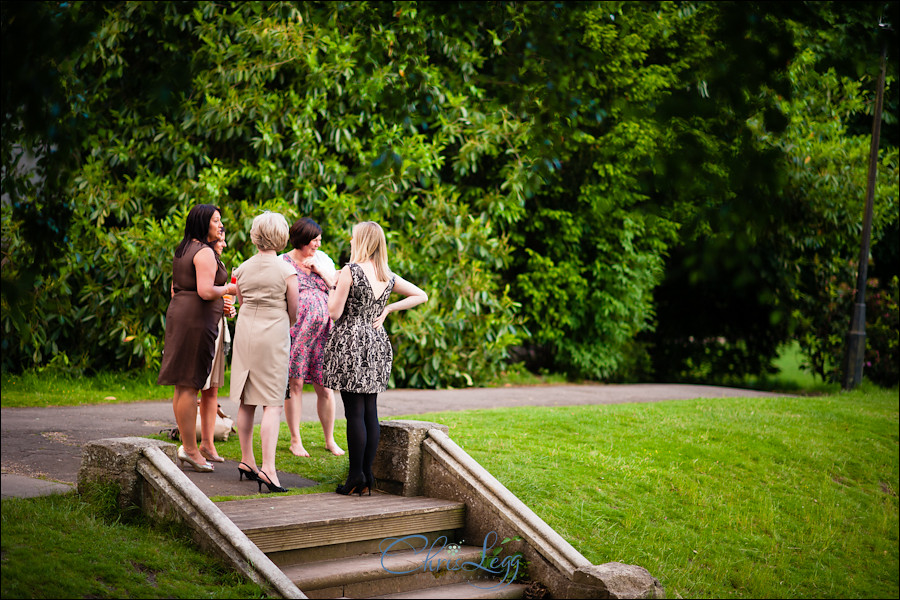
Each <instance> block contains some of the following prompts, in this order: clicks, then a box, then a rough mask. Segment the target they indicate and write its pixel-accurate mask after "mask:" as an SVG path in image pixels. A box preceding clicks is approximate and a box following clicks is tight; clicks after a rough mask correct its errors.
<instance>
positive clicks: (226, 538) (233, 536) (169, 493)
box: [78, 437, 306, 598]
mask: <svg viewBox="0 0 900 600" xmlns="http://www.w3.org/2000/svg"><path fill="white" fill-rule="evenodd" d="M175 452H176V447H175V446H174V445H172V444H169V443H168V442H162V441H159V440H151V439H147V438H139V437H128V438H111V439H105V440H97V441H93V442H90V443H88V444H87V445H85V447H84V450H83V452H82V459H81V469H80V470H79V471H78V489H79V491H84V490H85V488H86V487H87V486H90V485H94V484H97V483H102V484H115V485H118V486H119V498H118V504H119V508H120V509H121V510H123V511H128V510H134V509H135V508H139V509H140V510H143V511H144V513H145V514H146V515H147V516H148V517H149V518H150V519H151V520H154V521H157V522H171V521H176V522H181V523H184V524H186V525H187V526H188V527H189V528H190V530H191V532H192V536H193V538H194V540H195V541H196V542H197V543H198V544H199V545H200V546H201V547H202V548H203V549H204V550H206V551H208V552H211V553H212V554H215V555H217V556H219V557H220V558H222V559H223V560H224V561H225V562H227V563H228V564H230V565H231V566H232V567H234V568H235V569H237V570H238V571H240V572H241V573H243V574H244V575H245V576H247V577H248V578H249V579H251V580H252V581H254V582H255V583H256V584H257V585H259V586H260V587H261V588H263V590H265V592H266V594H267V595H269V596H275V597H281V598H306V596H305V595H304V594H303V592H301V591H300V590H299V589H298V588H297V586H295V585H294V583H293V582H292V581H291V580H290V579H288V577H287V576H286V575H285V574H284V573H283V572H282V571H281V569H279V568H278V567H277V566H275V564H274V563H273V562H272V561H271V560H270V559H269V557H268V556H266V555H265V554H264V553H263V552H262V550H260V549H259V548H258V547H257V546H256V544H254V543H253V542H251V541H250V539H249V538H248V537H247V536H246V535H245V534H244V532H243V531H241V530H240V529H238V527H237V526H236V525H235V524H234V523H232V522H231V520H230V519H229V518H228V517H226V516H225V514H224V513H223V512H222V511H221V510H219V507H218V506H216V505H215V503H214V502H213V501H212V500H210V499H209V498H207V497H206V495H205V494H204V493H203V492H201V491H200V490H199V489H197V486H196V485H194V483H193V482H192V481H191V480H190V479H188V477H187V475H185V474H184V473H183V472H182V471H181V469H179V468H178V467H176V466H175Z"/></svg>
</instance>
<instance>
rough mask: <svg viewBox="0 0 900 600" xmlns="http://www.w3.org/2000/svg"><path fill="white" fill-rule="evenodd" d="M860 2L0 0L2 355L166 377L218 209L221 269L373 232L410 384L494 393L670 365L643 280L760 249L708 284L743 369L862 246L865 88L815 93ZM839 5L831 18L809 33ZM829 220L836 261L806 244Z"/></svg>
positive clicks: (861, 11) (858, 17)
mask: <svg viewBox="0 0 900 600" xmlns="http://www.w3.org/2000/svg"><path fill="white" fill-rule="evenodd" d="M854 6H856V8H854V9H852V11H851V10H850V9H849V8H847V9H842V10H843V11H844V13H840V12H839V11H837V10H832V9H831V8H829V7H828V6H827V5H823V4H819V5H814V6H812V7H803V8H798V7H795V6H792V5H790V4H789V3H786V4H778V5H774V4H757V3H744V2H740V3H730V2H725V3H707V2H700V3H630V2H587V3H561V2H425V3H417V2H298V3H294V2H271V3H270V2H265V3H257V2H216V3H213V2H197V3H179V2H138V3H82V2H75V3H55V2H38V3H4V4H3V7H2V8H3V55H4V80H3V99H4V120H3V143H2V148H3V167H4V171H3V193H4V194H5V195H7V196H8V197H9V201H8V202H7V201H4V203H3V206H2V209H3V213H2V219H3V257H4V258H3V261H4V264H3V315H2V327H3V341H2V344H3V368H4V369H12V370H19V369H22V368H28V367H31V366H41V365H47V364H55V365H56V366H59V367H62V368H68V369H72V370H76V371H79V370H82V369H90V370H94V369H99V368H128V367H139V368H155V367H156V366H157V365H158V362H159V356H160V351H161V343H162V336H163V330H164V323H163V319H164V314H165V309H166V305H167V301H168V289H169V278H170V270H171V267H170V261H171V255H172V251H173V248H174V246H175V245H176V243H177V241H178V240H179V239H180V236H181V228H182V226H183V222H184V215H185V214H186V212H187V211H188V210H189V208H190V207H191V206H192V205H193V204H195V203H198V202H212V203H215V204H217V205H219V206H221V207H222V210H223V213H224V214H223V216H224V220H225V222H226V227H227V229H228V237H229V244H230V248H229V250H228V251H227V254H226V260H227V261H228V262H229V264H230V265H236V264H238V263H239V262H240V261H241V260H243V259H246V258H248V257H249V255H250V253H251V252H252V246H251V245H250V244H249V240H248V232H249V224H250V222H251V221H252V219H253V217H254V216H255V215H256V214H258V213H259V211H261V210H264V209H269V210H276V211H279V212H282V213H284V214H285V216H286V217H287V218H288V219H289V220H291V221H292V220H293V219H295V218H297V217H300V216H311V217H313V218H314V219H316V220H317V221H318V222H319V223H320V224H321V225H322V226H323V228H324V235H323V241H324V244H323V249H324V250H326V251H327V252H328V253H329V254H331V255H332V256H333V257H334V258H335V259H341V258H346V256H347V254H348V242H347V233H348V231H349V229H350V227H351V226H352V225H353V223H355V222H356V221H359V220H368V219H371V220H376V221H378V222H380V223H381V224H382V225H383V226H384V227H385V229H386V231H387V232H388V242H389V245H390V252H391V265H392V267H393V268H394V269H395V270H396V271H397V272H398V273H400V274H402V275H403V276H404V277H407V278H408V279H410V280H411V281H413V282H415V283H417V284H419V285H420V286H421V287H423V288H424V289H425V290H426V291H427V292H428V294H429V296H430V298H431V301H430V302H429V303H428V304H427V305H426V306H425V307H422V308H420V309H417V310H415V311H410V312H409V313H405V314H402V315H397V316H392V317H391V319H390V321H389V324H388V326H389V328H390V330H391V333H392V337H393V339H394V341H395V344H396V347H397V359H396V363H395V369H394V384H395V385H398V386H422V387H439V386H464V385H473V384H478V383H484V382H485V381H487V380H489V379H491V378H492V377H494V376H496V375H497V373H498V372H499V371H500V370H502V369H503V368H504V367H505V366H506V365H507V364H508V363H509V362H510V361H518V360H525V361H526V362H527V363H528V365H529V366H531V367H534V368H549V369H553V370H556V371H561V372H566V373H568V374H569V375H571V376H573V377H589V378H595V379H603V378H614V377H619V378H621V377H625V376H628V377H635V378H640V377H643V378H654V377H655V376H657V375H658V374H662V375H663V376H666V377H668V376H669V375H668V373H669V372H677V371H678V368H680V367H677V365H676V366H674V367H672V368H671V369H669V367H667V366H665V365H662V364H661V363H660V362H659V361H658V360H657V361H656V364H655V365H654V363H653V361H650V360H649V358H648V357H650V356H656V357H657V358H658V357H659V356H660V355H661V350H660V349H664V347H665V346H666V343H667V341H668V340H670V339H671V340H675V341H678V343H681V342H680V341H679V340H682V339H685V340H686V339H688V338H689V337H692V336H688V335H683V333H684V332H683V331H677V332H673V333H672V335H669V336H667V337H666V338H665V339H661V338H660V337H658V336H657V337H654V335H655V334H654V331H660V332H664V331H668V329H667V327H666V326H667V325H669V324H671V322H672V321H675V322H676V323H686V321H685V320H684V319H683V318H682V317H681V316H678V315H676V316H673V317H672V320H670V321H669V322H663V323H660V322H659V319H658V317H657V307H658V306H660V303H661V302H663V304H664V305H666V306H668V305H670V304H671V302H670V301H671V298H668V297H661V296H660V295H659V290H660V289H663V290H668V292H667V293H675V294H676V295H677V294H678V293H679V292H678V290H679V289H680V288H681V287H682V286H677V285H669V286H668V287H665V286H664V287H663V288H660V287H659V285H660V283H661V282H664V281H669V280H670V279H671V275H672V274H673V273H678V272H681V273H683V274H685V277H687V279H688V280H689V281H693V282H697V281H700V280H702V279H703V276H702V274H701V275H698V273H700V271H702V269H701V268H700V267H698V266H697V265H701V266H703V265H706V263H707V262H708V260H707V259H706V258H704V256H708V255H710V254H712V255H718V256H725V255H729V256H733V262H734V263H736V264H740V263H746V264H755V263H758V264H765V265H767V267H766V268H765V269H762V270H761V271H760V273H761V274H759V275H758V276H757V279H755V280H753V281H755V282H761V285H756V284H752V285H749V287H748V284H747V282H746V281H744V282H743V283H741V282H735V281H732V282H726V283H725V285H726V286H728V287H729V289H730V290H732V291H733V290H738V291H739V292H738V293H740V294H743V295H744V296H745V297H747V298H748V301H749V302H750V304H752V306H753V311H754V314H757V313H758V315H759V317H758V320H756V321H753V322H751V323H750V324H749V325H746V324H745V325H740V324H739V325H737V326H733V325H729V328H728V329H727V331H728V333H727V335H728V336H729V339H730V341H731V342H733V345H734V346H735V347H736V348H741V349H742V350H741V352H744V354H746V355H749V356H751V357H752V358H753V359H754V360H750V361H746V362H745V361H743V360H734V357H735V356H738V355H736V354H733V353H728V352H726V353H725V354H723V355H722V360H723V364H725V363H731V364H732V365H738V369H737V370H738V371H742V372H749V371H753V370H757V371H758V370H759V369H762V368H764V367H765V365H766V364H767V362H768V360H769V359H770V358H771V355H772V352H773V351H774V350H773V348H774V346H775V345H777V343H778V342H780V341H783V340H785V339H787V338H788V337H789V336H795V335H797V332H798V331H800V330H802V329H803V327H806V330H809V325H808V320H809V319H814V316H813V315H814V308H815V306H816V305H818V304H820V302H819V300H821V299H822V296H821V295H815V294H813V295H810V290H812V289H813V288H812V287H811V286H809V285H806V284H805V283H804V282H805V279H804V277H805V276H806V273H805V272H804V273H803V274H797V273H796V272H795V271H793V269H794V266H793V264H794V261H795V260H796V259H797V258H798V256H799V257H803V260H804V262H803V263H802V264H803V268H804V269H806V268H811V269H812V270H813V271H814V272H815V274H816V276H821V277H827V276H832V275H833V274H834V273H835V272H836V271H837V270H839V269H838V267H837V266H835V265H841V264H846V263H847V261H848V258H847V255H846V251H847V249H848V248H851V247H852V246H853V244H855V243H857V240H856V237H858V236H856V235H854V234H855V233H856V227H857V225H855V224H854V223H856V222H857V221H856V220H857V219H858V215H855V214H854V211H853V210H852V206H853V204H854V203H856V202H858V201H859V199H858V198H852V199H848V197H847V194H846V193H845V192H846V189H847V187H848V186H850V185H851V184H852V182H855V181H857V180H858V178H859V177H860V174H861V173H864V170H865V165H864V164H863V165H860V164H857V163H852V164H851V163H848V162H842V161H855V160H856V157H857V155H858V153H859V149H860V148H863V147H864V146H865V136H864V134H863V133H860V132H858V131H857V130H853V131H850V130H848V127H849V126H850V125H853V124H854V123H857V122H858V120H859V118H860V116H862V115H865V111H866V107H868V106H870V101H871V92H870V91H869V89H870V88H871V85H869V84H870V83H871V75H870V73H869V72H868V71H866V70H862V71H859V72H856V73H854V74H853V75H852V76H849V77H845V78H844V79H841V78H840V76H838V75H834V76H833V79H834V80H835V82H836V83H833V85H832V87H833V88H834V89H838V88H840V89H841V90H850V91H849V92H848V94H845V95H843V96H840V98H839V100H840V102H838V106H837V107H836V108H835V107H834V106H832V104H830V103H832V99H831V98H832V97H831V96H830V95H828V96H827V97H826V95H825V94H824V93H823V92H822V90H823V89H824V84H823V79H822V78H823V77H826V76H827V73H829V71H828V70H827V68H828V63H829V61H831V58H832V57H834V56H837V55H838V54H840V53H850V54H852V56H855V57H858V56H862V55H864V53H865V52H867V51H868V50H869V46H871V44H876V45H877V40H875V39H874V38H871V36H869V37H866V36H859V35H857V33H858V31H857V30H856V29H854V28H853V27H852V26H851V25H854V24H859V23H863V22H866V20H867V19H870V18H871V15H872V14H873V11H875V9H876V8H877V7H876V6H875V3H860V5H854ZM836 14H840V16H841V19H843V20H844V21H846V22H847V23H850V25H848V26H847V27H846V28H845V29H846V30H842V29H840V28H837V30H838V31H839V33H834V32H833V31H832V30H835V28H834V27H832V26H831V25H830V24H827V23H826V24H824V25H823V24H822V23H819V21H821V20H822V19H824V20H825V21H827V20H828V19H833V18H834V17H835V15H836ZM810 15H812V16H810ZM842 22H843V21H842ZM819 28H821V31H822V32H831V33H827V35H826V36H825V38H822V36H820V35H819V34H820V33H821V32H820V29H819ZM841 32H842V33H841ZM823 35H824V34H823ZM817 36H819V37H817ZM828 36H830V37H828ZM813 38H815V39H816V44H815V45H814V47H815V49H816V50H815V51H813V53H812V55H811V56H807V57H806V58H805V59H804V60H799V61H798V60H795V59H796V58H797V57H798V56H800V55H799V54H798V49H799V48H802V47H804V46H805V45H809V44H807V42H808V41H809V40H810V39H813ZM870 38H871V39H870ZM823 40H824V41H823ZM847 40H853V41H854V44H856V45H857V46H859V48H857V47H856V46H854V45H853V44H849V46H852V47H851V48H850V49H849V50H848V48H847V47H845V46H846V45H847V44H845V42H847ZM873 40H874V41H873ZM870 42H871V43H870ZM866 44H869V46H866ZM23 49H24V50H23ZM26 51H27V53H26V54H23V52H26ZM832 68H833V67H832ZM846 70H847V69H846V68H844V69H843V71H842V73H843V72H844V71H846ZM7 73H9V75H7ZM736 73H740V77H736V76H735V74H736ZM823 73H824V75H823ZM891 73H892V75H891V77H890V78H889V86H888V89H889V95H888V98H889V102H888V105H887V109H888V113H889V114H893V115H895V113H896V102H895V101H894V100H892V99H893V98H895V97H896V86H895V85H894V78H895V77H894V75H895V73H896V67H895V66H894V67H893V70H892V71H891ZM831 81H832V80H831V79H829V80H827V81H826V83H828V82H831ZM867 85H868V87H866V86H867ZM853 86H855V87H853ZM851 88H852V89H851ZM850 96H852V98H850ZM891 102H893V104H891ZM803 103H805V104H803ZM822 103H824V104H826V105H828V106H830V107H831V108H830V109H829V110H828V111H824V112H822V113H821V119H819V120H816V119H814V118H810V119H807V113H809V111H808V110H807V108H806V107H808V106H812V105H818V104H822ZM9 107H17V108H14V109H10V108H9ZM892 111H893V112H892ZM891 118H893V117H891ZM804 119H806V120H804ZM829 119H830V120H829ZM835 119H836V120H837V123H838V127H837V128H833V127H832V125H833V123H834V120H835ZM893 122H894V123H896V119H895V118H894V121H893ZM848 123H849V124H850V125H848ZM789 124H791V125H790V126H789ZM890 131H893V130H891V129H890V128H889V130H888V133H889V134H890ZM813 139H815V140H820V141H822V140H824V141H822V142H821V143H823V144H825V145H827V148H828V152H822V151H821V149H809V150H807V149H806V147H805V146H804V144H806V145H809V143H810V142H807V140H813ZM848 140H849V143H848ZM840 147H846V148H847V153H846V154H845V155H843V158H842V156H840V155H838V154H836V153H835V154H829V152H830V151H831V150H833V149H837V148H840ZM896 147H897V142H896V139H890V135H888V139H887V141H886V143H885V144H884V145H883V148H884V150H883V153H882V155H883V161H882V169H881V171H880V172H879V177H880V181H881V182H884V183H881V184H880V185H879V190H878V197H877V206H878V213H877V219H876V224H875V233H874V239H875V243H876V245H877V244H878V242H879V240H880V239H881V237H882V235H883V234H882V231H883V230H884V226H885V221H886V220H888V221H889V217H887V216H886V215H890V214H892V212H893V213H896V209H897V193H896V189H897V185H896V178H897V159H896V156H897V151H896ZM22 148H25V149H26V150H27V151H28V152H30V153H31V154H32V155H35V156H36V157H37V158H38V163H37V166H36V167H33V168H32V169H31V170H28V169H22V168H21V167H20V166H17V165H20V164H21V162H22V161H23V160H24V158H27V157H26V156H24V155H22V152H21V149H22ZM806 152H810V153H811V154H813V155H814V156H815V157H816V162H814V163H813V166H807V165H808V163H809V162H810V161H808V160H805V156H806V154H805V153H806ZM820 155H821V156H822V157H823V160H826V161H829V164H831V165H833V166H834V168H835V169H836V170H831V167H829V166H826V165H824V164H820V163H819V156H820ZM798 161H799V162H798ZM32 175H37V177H36V178H33V177H32ZM863 176H864V175H863ZM828 185H831V186H832V187H833V188H834V190H835V191H833V192H832V191H829V192H828V193H827V194H826V195H824V196H823V195H822V193H821V192H822V190H823V189H825V187H827V186H828ZM829 189H830V188H829ZM755 207H763V208H764V210H763V211H761V212H760V211H755V210H754V208H755ZM785 207H787V208H785ZM776 209H777V210H776ZM782 209H783V210H782ZM835 215H837V216H835ZM822 219H831V221H833V223H834V229H833V230H831V229H830V230H829V231H830V232H831V233H829V235H830V236H831V237H830V238H829V242H828V243H829V244H830V245H829V246H828V252H818V251H817V250H816V249H815V248H813V246H814V245H815V244H814V243H811V242H810V236H812V237H815V232H816V231H819V230H820V229H821V225H820V221H821V220H822ZM773 222H776V225H777V227H775V226H773V224H772V223H773ZM795 224H796V225H798V226H799V227H800V230H801V232H800V233H795V232H793V230H792V227H793V225H795ZM785 232H787V233H789V234H790V235H786V236H784V235H780V234H781V233H785ZM704 240H709V242H710V244H709V245H704V244H698V242H701V241H704ZM735 240H736V241H737V242H738V243H737V244H736V245H730V246H729V244H728V243H726V242H730V241H735ZM832 242H834V243H833V244H832ZM760 247H762V248H764V250H763V251H760V250H759V248H760ZM760 255H764V256H762V258H761V259H760ZM672 256H685V257H686V258H685V262H684V263H683V264H677V265H673V264H672V260H671V257H672ZM850 256H851V257H852V254H851V255H850ZM692 265H693V266H692ZM706 266H709V265H706ZM717 268H718V267H717ZM841 268H843V267H841ZM698 269H699V270H698ZM723 269H724V271H723V272H728V273H731V272H732V271H733V269H731V267H728V266H727V265H726V267H723ZM729 269H731V270H729ZM707 270H708V269H707ZM801 275H802V276H801ZM751 283H752V282H751ZM742 286H743V287H742ZM804 286H805V287H804ZM748 289H751V290H755V291H754V292H752V293H750V294H749V295H748V294H746V293H744V292H741V291H740V290H745V291H746V290H748ZM672 290H675V291H674V292H673V291H672ZM760 290H762V291H760ZM32 292H33V293H32ZM757 292H758V293H757ZM680 293H682V294H684V293H690V292H685V291H684V290H682V292H680ZM807 300H808V301H807ZM661 314H662V313H661ZM773 315H774V316H773ZM804 319H806V320H807V321H804ZM760 322H766V323H771V324H772V329H771V331H770V332H769V334H768V335H767V336H765V339H764V340H762V341H758V340H757V338H755V337H754V334H755V332H758V331H759V330H760V328H759V324H760ZM804 323H807V324H806V325H804ZM798 328H800V329H798ZM721 335H723V334H722V328H721V327H719V328H718V330H716V327H713V328H712V329H711V331H710V336H712V337H713V338H716V337H721ZM648 336H649V337H648ZM691 343H693V342H691ZM748 348H749V350H747V349H748ZM654 352H656V354H653V353H654ZM675 354H677V355H680V356H686V354H685V353H684V352H681V351H678V352H676V353H675ZM687 354H689V352H688V353H687ZM707 366H708V365H707ZM667 369H669V370H668V371H667ZM654 371H655V372H654Z"/></svg>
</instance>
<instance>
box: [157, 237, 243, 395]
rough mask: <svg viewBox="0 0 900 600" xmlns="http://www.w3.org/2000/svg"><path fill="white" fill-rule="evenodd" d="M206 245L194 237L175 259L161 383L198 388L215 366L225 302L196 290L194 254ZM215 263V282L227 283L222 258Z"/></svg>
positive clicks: (160, 376)
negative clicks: (214, 360)
mask: <svg viewBox="0 0 900 600" xmlns="http://www.w3.org/2000/svg"><path fill="white" fill-rule="evenodd" d="M203 248H209V246H207V245H206V244H203V243H200V242H198V241H196V240H192V241H191V243H190V244H189V245H188V247H187V248H186V249H185V251H184V254H183V255H182V256H181V258H177V257H176V258H175V259H174V260H173V261H172V282H173V285H174V289H175V295H174V296H173V297H172V300H171V301H170V302H169V309H168V310H167V311H166V340H165V346H164V349H163V357H162V364H161V365H160V367H159V378H157V380H156V383H158V384H160V385H183V386H186V387H193V388H197V389H198V390H199V389H201V388H202V387H203V385H204V384H205V383H206V378H207V377H209V372H210V369H212V362H213V356H214V355H215V351H216V337H217V335H218V333H219V329H218V322H219V319H220V318H221V317H222V311H223V310H224V307H225V304H224V301H223V300H222V299H221V298H216V299H215V300H204V299H203V298H201V297H200V294H198V293H197V270H196V268H195V267H194V255H195V254H197V252H199V251H200V250H202V249H203ZM216 262H217V263H218V268H217V270H216V277H215V281H214V283H215V284H216V285H225V280H226V277H227V274H228V272H227V271H226V269H225V265H224V264H222V262H221V261H219V260H218V259H217V261H216Z"/></svg>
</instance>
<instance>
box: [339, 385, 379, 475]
mask: <svg viewBox="0 0 900 600" xmlns="http://www.w3.org/2000/svg"><path fill="white" fill-rule="evenodd" d="M341 400H342V401H343V402H344V416H345V417H346V418H347V454H348V458H349V460H350V474H349V475H348V476H347V481H348V482H350V481H364V480H367V479H369V478H370V477H371V475H372V463H373V462H375V451H376V450H378V440H379V439H380V438H381V425H379V424H378V406H377V405H376V401H377V400H378V394H357V393H355V392H343V391H342V392H341Z"/></svg>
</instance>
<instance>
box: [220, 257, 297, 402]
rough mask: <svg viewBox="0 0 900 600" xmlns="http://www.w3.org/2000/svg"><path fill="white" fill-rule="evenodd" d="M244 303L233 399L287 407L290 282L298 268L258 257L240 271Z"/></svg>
mask: <svg viewBox="0 0 900 600" xmlns="http://www.w3.org/2000/svg"><path fill="white" fill-rule="evenodd" d="M234 274H235V277H236V278H237V284H238V289H240V292H241V300H242V302H241V305H240V308H239V312H238V317H237V325H236V327H235V332H234V343H233V346H232V356H233V358H232V362H231V397H232V398H237V399H239V400H240V401H241V402H243V403H244V404H252V405H257V406H281V405H282V404H284V390H285V388H286V387H287V383H288V366H289V364H290V360H291V324H290V317H289V316H288V304H287V290H288V285H289V283H288V280H290V281H291V282H292V284H293V285H294V286H295V287H296V285H297V281H296V279H295V277H296V275H297V274H296V272H294V269H293V267H291V265H289V264H287V263H286V262H284V260H282V259H281V258H279V257H278V256H275V255H268V254H257V255H255V256H253V257H252V258H250V259H248V260H247V261H245V262H244V263H242V264H241V266H239V267H238V268H237V269H235V272H234Z"/></svg>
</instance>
